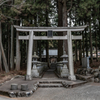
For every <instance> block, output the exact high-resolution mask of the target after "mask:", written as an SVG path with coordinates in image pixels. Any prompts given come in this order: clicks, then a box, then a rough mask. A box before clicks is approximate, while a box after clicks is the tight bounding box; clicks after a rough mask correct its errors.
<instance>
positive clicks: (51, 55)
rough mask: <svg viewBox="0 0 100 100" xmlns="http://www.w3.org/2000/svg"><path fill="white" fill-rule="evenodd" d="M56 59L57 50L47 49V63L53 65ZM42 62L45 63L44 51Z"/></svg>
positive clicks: (44, 52)
mask: <svg viewBox="0 0 100 100" xmlns="http://www.w3.org/2000/svg"><path fill="white" fill-rule="evenodd" d="M57 57H58V50H57V49H49V59H50V60H49V62H50V63H55V62H57ZM42 61H43V62H45V61H46V50H45V49H44V50H43V54H42Z"/></svg>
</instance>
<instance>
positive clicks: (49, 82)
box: [39, 80, 62, 84]
mask: <svg viewBox="0 0 100 100" xmlns="http://www.w3.org/2000/svg"><path fill="white" fill-rule="evenodd" d="M39 83H40V84H42V83H48V84H51V83H62V81H58V80H57V81H54V80H53V81H39Z"/></svg>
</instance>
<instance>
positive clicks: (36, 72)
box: [31, 69, 39, 77]
mask: <svg viewBox="0 0 100 100" xmlns="http://www.w3.org/2000/svg"><path fill="white" fill-rule="evenodd" d="M31 75H32V77H39V72H38V70H37V69H32V71H31Z"/></svg>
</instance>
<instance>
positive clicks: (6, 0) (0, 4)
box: [0, 0, 12, 6]
mask: <svg viewBox="0 0 100 100" xmlns="http://www.w3.org/2000/svg"><path fill="white" fill-rule="evenodd" d="M9 1H12V0H5V1H3V2H1V3H0V6H2V5H3V4H4V3H6V2H9Z"/></svg>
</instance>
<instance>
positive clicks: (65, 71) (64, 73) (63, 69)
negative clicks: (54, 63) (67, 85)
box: [60, 68, 69, 77]
mask: <svg viewBox="0 0 100 100" xmlns="http://www.w3.org/2000/svg"><path fill="white" fill-rule="evenodd" d="M60 75H61V77H68V76H69V73H68V69H67V68H62V70H61V73H60Z"/></svg>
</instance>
